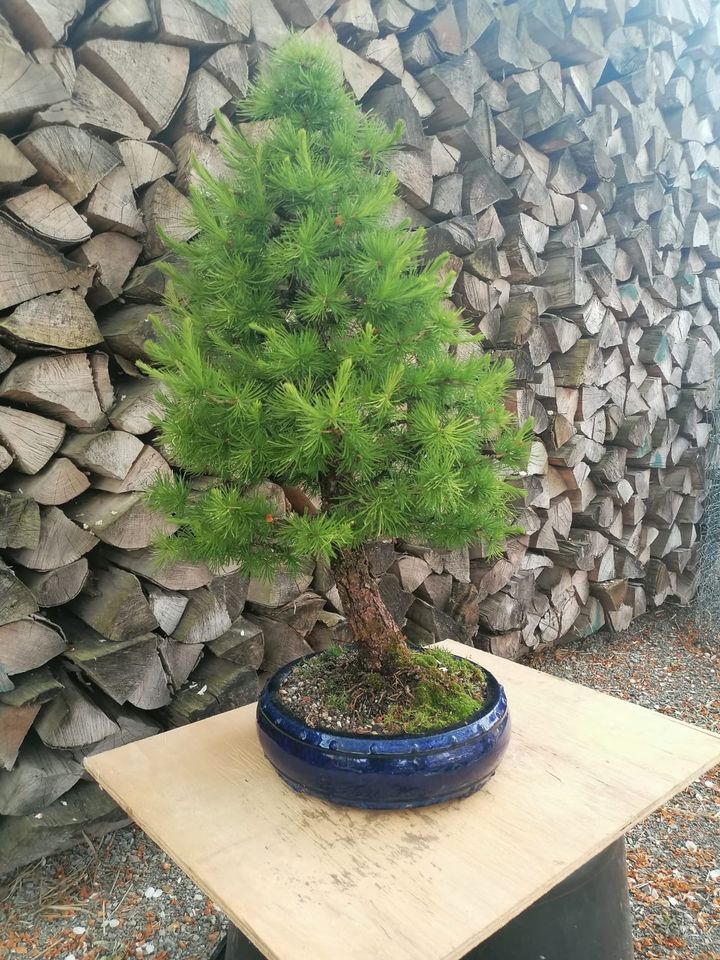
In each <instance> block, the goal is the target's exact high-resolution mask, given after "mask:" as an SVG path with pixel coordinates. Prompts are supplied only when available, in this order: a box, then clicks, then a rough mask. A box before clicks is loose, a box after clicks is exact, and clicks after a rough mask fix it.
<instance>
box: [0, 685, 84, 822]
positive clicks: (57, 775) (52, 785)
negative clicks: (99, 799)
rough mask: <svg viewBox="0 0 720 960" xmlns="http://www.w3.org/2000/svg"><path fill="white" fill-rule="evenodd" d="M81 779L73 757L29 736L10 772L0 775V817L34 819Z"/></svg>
mask: <svg viewBox="0 0 720 960" xmlns="http://www.w3.org/2000/svg"><path fill="white" fill-rule="evenodd" d="M49 706H50V707H52V703H50V704H49ZM81 776H82V765H81V764H79V763H78V762H77V761H76V760H75V759H74V758H73V757H71V756H69V755H67V754H65V753H61V752H60V751H58V750H51V749H49V748H48V747H46V746H45V745H44V744H43V743H42V741H41V740H40V739H39V738H38V737H36V736H35V735H34V734H30V735H29V736H28V737H27V738H26V739H25V743H24V744H23V746H22V748H21V750H20V755H19V757H18V760H17V763H16V764H15V766H14V768H13V769H12V770H10V771H0V813H2V814H4V815H6V816H11V817H17V816H22V815H23V814H33V815H35V814H37V812H38V811H42V810H43V808H44V807H47V806H48V805H49V804H50V803H52V802H53V800H56V799H57V798H58V797H61V796H62V795H63V794H64V793H66V792H67V791H68V790H69V789H70V787H72V786H73V785H74V784H76V783H77V782H78V780H79V779H80V777H81Z"/></svg>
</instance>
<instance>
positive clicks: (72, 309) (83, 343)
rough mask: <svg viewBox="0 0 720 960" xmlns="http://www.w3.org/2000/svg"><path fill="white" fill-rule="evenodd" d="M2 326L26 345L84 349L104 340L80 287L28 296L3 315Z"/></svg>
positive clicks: (8, 333) (3, 329) (25, 346)
mask: <svg viewBox="0 0 720 960" xmlns="http://www.w3.org/2000/svg"><path fill="white" fill-rule="evenodd" d="M0 330H1V331H3V332H4V333H6V334H7V335H8V336H9V338H10V340H11V341H12V342H13V343H14V344H17V345H19V346H22V347H24V348H35V349H40V350H42V349H44V348H46V347H51V348H52V347H55V348H59V349H61V350H82V349H83V348H85V347H92V346H95V345H96V344H98V343H101V342H102V334H101V333H100V331H99V329H98V326H97V323H96V322H95V318H94V316H93V314H92V311H91V310H89V309H88V306H87V304H86V303H85V300H84V299H83V297H82V296H81V295H80V293H79V292H78V291H76V290H61V291H60V293H56V294H52V293H51V294H48V295H46V296H42V297H36V298H35V299H34V300H27V301H26V302H25V303H21V304H20V306H18V307H16V308H15V310H13V312H12V313H11V314H9V315H8V316H6V317H3V318H2V319H0Z"/></svg>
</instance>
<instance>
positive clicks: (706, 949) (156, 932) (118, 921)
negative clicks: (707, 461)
mask: <svg viewBox="0 0 720 960" xmlns="http://www.w3.org/2000/svg"><path fill="white" fill-rule="evenodd" d="M530 665H531V666H534V667H536V668H538V669H542V670H545V671H547V672H548V673H553V674H555V675H557V676H562V677H566V678H567V679H569V680H573V681H575V682H577V683H582V684H585V685H586V686H590V687H595V688H597V689H600V690H605V691H606V692H608V693H611V694H614V695H615V696H620V697H624V698H625V699H630V700H633V701H635V702H636V703H639V704H641V705H643V706H646V707H650V708H651V709H655V710H660V711H662V712H663V713H667V714H669V715H672V716H677V717H679V718H681V719H683V720H688V721H690V722H692V723H696V724H698V725H700V726H705V727H708V728H712V729H716V730H717V729H720V699H719V698H720V685H719V680H720V658H719V656H718V647H717V645H716V644H709V643H706V644H702V643H701V644H698V643H697V631H696V630H695V628H694V625H693V622H692V617H691V615H690V614H689V613H688V612H687V611H678V610H677V609H668V608H667V607H665V608H663V609H662V610H661V611H658V612H657V613H656V614H650V615H648V616H646V617H643V618H641V619H640V620H637V621H635V623H634V624H632V625H631V627H630V629H629V630H628V631H627V632H626V633H624V634H621V635H618V636H615V637H610V636H608V635H607V634H605V633H602V634H596V635H595V636H593V637H589V638H587V639H585V640H582V641H579V642H577V643H574V644H572V645H571V646H567V647H561V648H558V649H555V650H550V651H546V652H544V653H542V654H539V655H537V656H535V657H534V658H533V659H532V660H531V661H530ZM718 800H720V770H716V771H713V772H711V773H709V774H707V775H706V776H705V777H703V778H702V779H701V780H700V781H698V782H697V783H695V784H693V786H691V787H690V788H689V789H688V790H686V791H685V792H684V793H682V794H680V795H679V796H678V797H676V798H675V799H674V800H673V801H671V802H670V803H669V804H668V805H667V806H666V807H664V808H663V809H662V810H661V811H659V812H658V813H657V814H655V815H653V816H652V817H649V818H648V819H647V820H646V821H645V822H644V823H643V824H641V825H640V826H639V827H637V828H636V829H635V830H633V831H632V833H631V834H630V836H629V838H628V859H629V862H630V868H631V869H630V873H631V877H630V881H631V892H632V902H633V911H634V917H635V925H636V938H637V939H636V960H720V830H719V829H718V828H719V826H720V808H719V805H718ZM224 925H225V921H224V918H223V916H222V914H221V913H220V911H219V910H218V909H217V908H216V907H215V906H214V905H213V904H212V903H211V902H210V901H209V900H208V899H207V898H206V897H205V896H204V894H202V893H201V892H200V891H199V890H198V889H197V888H196V887H195V886H194V884H193V883H192V882H191V881H190V880H188V879H187V878H186V877H185V876H184V874H183V873H182V872H181V871H180V870H179V869H178V868H177V867H176V866H175V865H174V864H172V863H170V862H169V861H168V860H167V858H166V856H165V854H164V853H163V852H162V851H161V850H159V849H158V848H157V847H156V846H155V844H153V843H152V841H151V840H149V839H148V838H147V837H145V836H144V835H143V834H142V832H141V831H140V830H139V829H138V828H136V827H131V828H128V829H125V830H120V831H117V832H116V833H114V834H112V835H110V836H108V837H105V838H104V839H103V840H102V841H97V842H96V843H95V844H94V846H93V847H91V846H89V845H85V846H82V847H80V848H78V849H76V850H74V851H68V852H65V853H60V854H56V855H55V856H52V857H48V858H46V859H45V860H41V861H39V862H38V863H36V864H33V865H32V866H30V867H27V868H25V869H24V870H21V871H19V872H18V873H17V874H16V875H15V876H13V877H10V878H5V880H4V881H3V880H1V879H0V960H5V958H8V960H10V958H12V960H14V958H20V957H23V958H26V960H127V958H135V960H140V958H143V957H153V958H154V960H208V958H209V957H210V955H211V953H212V951H213V948H214V945H215V944H216V943H217V942H218V939H219V938H220V937H221V936H222V934H223V931H224ZM509 960H510V958H509ZM578 960H581V958H578Z"/></svg>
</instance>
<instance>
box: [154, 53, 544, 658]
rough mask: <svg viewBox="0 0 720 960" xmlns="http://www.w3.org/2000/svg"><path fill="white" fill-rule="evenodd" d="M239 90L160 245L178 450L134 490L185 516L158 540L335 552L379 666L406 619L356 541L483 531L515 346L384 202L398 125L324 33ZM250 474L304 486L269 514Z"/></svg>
mask: <svg viewBox="0 0 720 960" xmlns="http://www.w3.org/2000/svg"><path fill="white" fill-rule="evenodd" d="M239 109H240V110H241V112H242V114H243V116H244V118H245V119H246V120H248V121H253V123H251V124H249V125H247V127H246V128H245V129H246V130H248V131H250V132H247V133H246V132H245V130H244V129H243V127H242V126H241V127H240V128H233V127H232V126H231V125H230V124H229V123H228V122H226V121H223V120H222V118H219V121H220V122H221V124H222V133H223V138H224V146H223V152H224V154H225V158H226V162H227V165H228V167H229V170H230V176H229V178H228V179H225V180H216V179H213V178H212V177H211V176H210V174H208V173H207V172H206V171H204V170H203V169H198V174H199V176H200V178H201V180H202V185H201V187H200V188H199V189H195V190H193V191H192V193H191V200H192V210H193V215H194V219H195V222H196V224H197V227H198V234H197V237H196V238H195V239H193V240H192V241H191V242H189V243H187V244H181V245H178V244H175V245H172V249H173V250H174V252H175V253H176V254H178V255H179V257H180V259H181V265H180V266H179V267H177V268H174V269H171V270H170V278H171V282H170V284H169V293H168V295H167V304H168V306H169V311H170V316H171V322H170V323H169V325H167V326H161V325H158V326H157V331H156V337H157V342H156V343H150V344H148V353H149V354H150V356H151V358H152V360H153V361H154V367H153V368H147V372H148V373H150V374H151V376H153V377H155V378H157V380H159V381H160V383H161V384H162V386H163V393H162V404H163V408H164V417H163V419H162V423H161V424H160V425H159V430H160V437H161V441H162V443H163V444H164V445H166V447H167V448H168V449H169V450H170V451H171V453H172V456H173V458H174V461H175V463H176V464H177V465H179V467H180V468H181V470H182V471H183V472H182V474H181V475H179V476H175V477H172V478H166V477H162V478H161V479H159V480H158V481H157V482H156V484H155V486H154V488H153V489H152V491H151V493H150V502H151V504H152V505H153V506H154V507H155V508H157V509H158V510H160V511H162V512H163V513H164V514H166V515H167V516H168V517H171V518H172V519H173V520H174V521H175V522H176V523H177V524H178V525H179V530H178V532H177V534H176V535H175V536H173V537H171V538H168V539H166V540H165V541H164V542H163V543H162V544H161V545H160V548H161V551H162V554H163V555H164V556H165V557H167V558H179V557H182V558H185V559H189V560H193V561H200V560H202V561H206V562H208V563H209V564H210V565H211V566H215V567H219V566H221V565H223V564H226V563H228V562H231V561H241V562H242V564H243V565H244V567H245V569H246V570H247V571H248V572H249V573H250V574H252V575H256V576H257V575H263V576H270V575H272V573H273V571H274V570H276V569H277V568H278V567H279V566H282V567H284V568H288V569H290V570H292V569H296V568H297V567H298V565H299V564H301V563H302V562H303V561H304V560H306V558H313V559H315V560H316V561H321V562H322V563H324V564H327V565H329V566H330V567H331V568H332V571H333V574H334V576H335V579H336V582H337V587H338V591H339V594H340V597H341V600H342V604H343V610H344V613H345V616H346V617H347V620H348V622H349V626H350V627H351V629H352V633H353V635H354V638H355V641H356V646H357V651H358V657H359V659H360V662H361V664H362V666H363V668H364V669H366V670H370V671H391V670H392V669H393V668H394V667H395V666H397V663H398V659H399V658H403V657H405V656H406V652H405V651H406V649H407V648H406V644H405V638H404V636H403V634H402V632H401V631H400V629H399V628H398V626H397V625H396V623H395V622H394V620H393V618H392V616H391V615H390V613H389V611H388V610H387V608H386V606H385V604H384V603H383V600H382V598H381V596H380V593H379V590H378V587H377V585H376V583H375V581H374V579H373V577H372V576H371V574H370V571H369V568H368V561H367V558H366V554H365V552H364V545H365V544H367V543H368V542H369V541H374V540H378V539H388V538H390V539H395V538H401V539H403V540H407V541H413V542H416V543H424V544H432V545H437V546H440V547H444V548H456V547H459V546H461V545H464V544H467V543H468V542H470V541H481V542H482V543H483V544H484V547H485V549H486V550H488V551H496V550H498V549H499V547H500V546H501V544H502V542H503V539H504V538H505V537H506V535H507V534H508V532H509V531H510V524H511V511H512V502H513V500H514V498H515V497H516V496H517V490H516V488H515V487H513V486H512V485H511V484H510V483H509V482H508V480H507V475H508V473H509V471H511V470H512V469H513V468H517V467H519V466H522V465H524V463H525V461H526V455H527V451H526V430H525V429H524V428H522V427H518V426H517V424H516V423H514V422H513V418H512V417H511V415H510V414H509V413H508V412H507V410H506V409H505V407H504V405H503V395H504V392H505V391H506V388H507V385H508V381H509V379H510V377H511V375H512V369H511V364H510V363H508V362H506V361H505V362H501V363H498V362H496V361H494V360H493V359H492V357H491V356H490V355H489V354H488V353H485V352H483V351H482V349H481V348H480V346H479V338H478V337H477V336H476V335H474V334H473V333H472V332H471V330H470V329H469V327H468V326H467V324H466V323H465V322H464V321H463V319H462V317H461V315H460V314H459V313H458V311H456V310H455V309H453V307H452V304H450V303H449V302H448V300H447V297H448V292H449V288H450V285H451V277H450V274H449V273H448V271H447V270H446V269H445V266H444V265H445V258H443V257H439V258H437V259H434V260H432V261H431V262H428V263H426V262H424V261H423V244H424V235H423V231H422V230H415V231H412V230H411V229H410V228H409V223H408V222H404V223H400V224H393V223H392V221H391V218H389V217H388V214H389V212H390V209H391V207H392V205H393V202H394V200H395V199H396V186H397V183H396V179H395V177H394V175H393V174H392V173H391V172H390V170H389V169H388V167H387V160H388V158H389V157H391V156H392V152H393V150H394V144H395V143H396V141H397V139H398V135H399V133H400V130H399V129H397V128H396V129H395V130H393V131H391V132H388V130H387V129H386V128H385V127H384V126H383V125H382V124H381V123H379V122H378V121H377V120H376V119H374V118H373V117H372V116H367V115H364V114H363V113H362V112H361V110H360V108H359V107H358V105H357V104H356V103H355V101H354V100H353V99H352V97H351V96H350V95H349V94H348V93H347V92H346V91H345V90H344V88H343V84H342V78H341V75H340V73H339V71H338V68H337V67H336V65H335V64H334V62H333V61H332V59H331V57H330V56H329V55H328V54H327V52H326V51H324V50H323V49H322V48H321V47H319V46H314V45H310V44H309V43H307V41H303V39H302V38H301V37H298V36H295V37H293V38H291V39H290V40H289V41H288V42H287V43H286V44H285V45H284V46H283V47H282V48H281V49H280V50H279V51H278V52H277V53H276V54H275V55H274V57H273V59H272V60H271V62H270V63H269V65H268V66H267V67H266V69H265V70H264V72H263V73H262V76H261V78H260V80H259V81H258V82H257V83H256V84H255V85H254V87H253V88H252V89H251V91H250V93H249V95H248V97H247V98H246V99H245V100H244V101H242V103H241V104H240V106H239ZM207 474H210V475H211V476H212V477H213V478H215V479H214V480H213V481H212V482H210V483H209V484H197V483H196V484H194V483H193V481H192V477H193V475H207ZM266 480H272V481H275V482H276V483H279V484H286V485H292V486H294V487H299V488H301V489H302V491H304V493H305V494H306V496H305V502H306V507H305V508H304V509H303V508H301V509H298V510H295V511H293V512H290V513H289V514H288V515H286V516H282V517H280V516H277V515H276V513H275V512H274V510H273V506H272V505H271V503H270V502H268V499H267V498H266V497H265V496H263V494H262V492H261V491H262V486H261V484H262V482H263V481H266Z"/></svg>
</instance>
